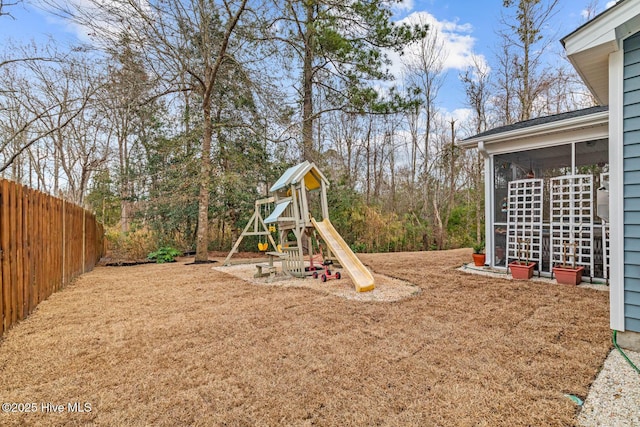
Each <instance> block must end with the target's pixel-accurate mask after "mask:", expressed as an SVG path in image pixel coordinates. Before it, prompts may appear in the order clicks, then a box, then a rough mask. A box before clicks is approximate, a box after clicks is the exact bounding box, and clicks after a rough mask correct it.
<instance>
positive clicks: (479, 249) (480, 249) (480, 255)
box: [471, 242, 486, 267]
mask: <svg viewBox="0 0 640 427" xmlns="http://www.w3.org/2000/svg"><path fill="white" fill-rule="evenodd" d="M471 256H472V257H473V264H474V265H475V266H476V267H483V266H484V262H485V260H486V255H485V254H484V242H478V243H476V244H475V245H473V254H472V255H471Z"/></svg>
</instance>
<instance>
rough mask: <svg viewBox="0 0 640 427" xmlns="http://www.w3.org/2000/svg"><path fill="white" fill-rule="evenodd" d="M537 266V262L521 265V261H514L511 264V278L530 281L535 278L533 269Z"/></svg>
mask: <svg viewBox="0 0 640 427" xmlns="http://www.w3.org/2000/svg"><path fill="white" fill-rule="evenodd" d="M535 266H536V263H535V262H529V263H528V264H525V263H520V261H514V262H512V263H510V264H509V270H511V276H512V277H513V278H514V279H516V280H529V279H531V278H532V277H533V269H534V267H535Z"/></svg>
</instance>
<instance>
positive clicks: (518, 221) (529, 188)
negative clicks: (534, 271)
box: [507, 179, 543, 270]
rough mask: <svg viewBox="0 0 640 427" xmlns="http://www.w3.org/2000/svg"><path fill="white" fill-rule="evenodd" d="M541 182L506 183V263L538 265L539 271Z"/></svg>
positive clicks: (519, 181)
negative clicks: (521, 262) (531, 263)
mask: <svg viewBox="0 0 640 427" xmlns="http://www.w3.org/2000/svg"><path fill="white" fill-rule="evenodd" d="M542 205H543V180H542V179H521V180H517V181H511V182H509V193H508V200H507V260H508V261H509V262H511V261H513V260H516V259H519V260H523V261H524V260H528V261H533V262H536V263H538V267H537V268H538V269H539V270H540V269H541V268H542Z"/></svg>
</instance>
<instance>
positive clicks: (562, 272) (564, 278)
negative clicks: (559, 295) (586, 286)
mask: <svg viewBox="0 0 640 427" xmlns="http://www.w3.org/2000/svg"><path fill="white" fill-rule="evenodd" d="M583 270H584V267H576V268H573V267H553V275H554V276H555V277H556V281H557V282H558V284H561V285H573V286H576V285H577V284H578V283H580V282H581V281H582V271H583Z"/></svg>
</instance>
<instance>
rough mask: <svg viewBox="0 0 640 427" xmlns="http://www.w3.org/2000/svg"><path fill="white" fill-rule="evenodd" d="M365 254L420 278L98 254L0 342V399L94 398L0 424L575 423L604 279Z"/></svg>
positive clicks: (605, 345)
mask: <svg viewBox="0 0 640 427" xmlns="http://www.w3.org/2000/svg"><path fill="white" fill-rule="evenodd" d="M361 259H362V260H363V261H364V262H365V263H366V264H367V265H369V266H370V268H372V270H374V271H375V272H376V273H377V274H384V275H388V276H391V277H395V278H398V279H402V280H405V281H408V282H410V283H413V284H415V285H416V286H418V287H419V288H420V291H419V292H417V293H414V294H413V295H412V296H409V297H407V298H404V299H402V300H400V301H395V302H366V301H365V302H363V301H357V300H349V299H345V298H341V297H339V296H335V295H332V294H329V293H325V292H319V291H317V290H314V289H305V288H299V287H278V286H260V285H256V284H252V283H249V282H246V281H243V280H240V279H237V278H235V277H233V276H231V275H229V274H226V273H223V272H219V271H216V270H213V269H212V265H185V263H184V262H182V263H176V264H164V265H139V266H133V267H99V268H97V269H96V270H94V271H93V272H91V273H88V274H86V275H84V276H82V277H81V278H79V279H78V280H77V281H76V282H75V283H73V284H72V285H70V286H68V287H67V288H66V289H64V290H63V291H61V292H59V293H57V294H55V295H53V296H52V297H50V298H49V300H47V301H45V302H43V303H42V304H41V305H40V306H39V307H38V309H37V310H36V312H35V313H34V314H33V315H32V316H31V317H30V318H28V319H27V320H25V321H23V322H21V323H19V324H18V325H17V326H15V327H14V328H12V329H11V330H10V331H9V332H8V333H6V334H5V337H4V338H3V339H2V341H1V342H0V372H1V373H2V374H1V375H0V390H1V395H2V401H3V402H35V403H37V405H40V404H41V403H42V402H50V403H54V404H64V405H65V406H66V404H67V403H68V402H82V403H84V402H89V403H90V404H91V412H90V413H84V414H77V413H75V414H74V413H68V412H66V411H65V413H62V414H50V413H49V414H47V413H43V412H42V411H38V412H37V413H31V414H6V413H5V414H1V415H0V425H47V426H48V425H104V426H119V425H122V426H148V425H166V426H177V425H195V426H213V425H229V426H255V425H302V426H304V425H336V426H343V425H363V426H364V425H366V426H369V425H393V426H400V425H402V426H405V425H419V426H431V425H439V426H452V425H456V426H485V425H486V426H518V425H520V426H525V425H536V426H539V425H540V426H541V425H545V426H553V425H556V426H567V425H574V424H575V423H576V406H575V404H574V403H572V401H571V400H570V399H568V398H567V397H565V396H564V394H575V395H577V396H579V397H582V398H584V397H585V396H586V394H587V390H588V387H589V385H590V383H591V382H592V381H593V379H594V378H595V376H596V374H597V372H598V370H599V368H600V366H601V364H602V362H603V361H604V359H605V357H606V355H607V353H608V350H609V327H608V295H607V293H606V292H598V291H595V290H591V289H578V288H575V287H565V286H558V285H551V284H541V283H531V282H512V281H509V280H505V279H499V278H492V277H483V276H475V275H469V274H465V273H463V272H460V271H457V270H456V267H459V266H460V265H461V264H462V263H464V262H467V261H468V260H469V259H470V250H454V251H446V252H422V253H401V254H400V253H394V254H368V255H361ZM310 280H311V279H310ZM379 286H382V285H379ZM65 409H66V408H65Z"/></svg>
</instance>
